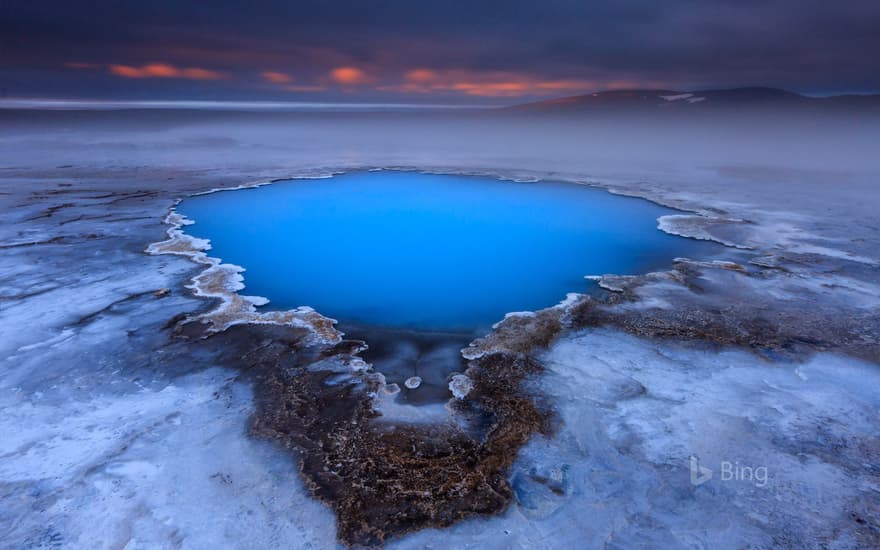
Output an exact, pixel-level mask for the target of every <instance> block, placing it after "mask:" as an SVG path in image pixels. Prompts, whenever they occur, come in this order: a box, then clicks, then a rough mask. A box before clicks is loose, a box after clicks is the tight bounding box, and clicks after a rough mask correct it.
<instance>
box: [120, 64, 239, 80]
mask: <svg viewBox="0 0 880 550" xmlns="http://www.w3.org/2000/svg"><path fill="white" fill-rule="evenodd" d="M109 70H110V73H111V74H114V75H116V76H120V77H122V78H185V79H189V80H218V79H221V78H225V77H226V75H225V74H223V73H221V72H218V71H212V70H210V69H202V68H200V67H184V68H180V67H175V66H174V65H170V64H168V63H149V64H147V65H142V66H140V67H133V66H131V65H110V67H109Z"/></svg>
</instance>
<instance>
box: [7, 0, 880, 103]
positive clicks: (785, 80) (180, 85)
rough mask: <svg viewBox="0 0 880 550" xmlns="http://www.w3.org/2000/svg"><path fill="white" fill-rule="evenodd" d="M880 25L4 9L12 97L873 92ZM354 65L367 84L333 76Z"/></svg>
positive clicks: (322, 10) (549, 7) (859, 9)
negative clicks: (659, 89)
mask: <svg viewBox="0 0 880 550" xmlns="http://www.w3.org/2000/svg"><path fill="white" fill-rule="evenodd" d="M878 28H880V2H878V1H877V0H847V1H838V2H828V1H826V0H719V1H714V2H708V1H699V0H667V1H664V2H657V1H654V0H650V1H649V0H616V1H614V0H604V1H599V2H587V1H573V0H544V1H533V2H524V1H496V0H487V1H482V2H481V1H475V0H471V1H459V0H447V1H444V2H431V3H428V2H417V1H413V0H408V1H402V0H384V1H383V0H374V1H369V2H366V1H363V0H350V1H345V2H338V1H336V2H334V1H327V0H325V1H311V0H309V1H281V0H270V1H262V2H232V1H229V0H221V1H213V2H198V3H196V2H180V1H178V2H175V1H169V0H158V1H152V2H119V1H108V0H99V1H93V2H87V3H86V2H69V1H68V2H60V1H54V0H43V1H34V0H31V1H20V0H6V2H5V3H4V5H3V8H2V11H0V53H2V64H0V86H2V87H3V88H4V89H5V90H6V93H7V94H8V95H15V96H22V95H30V96H33V95H66V96H101V97H108V96H109V97H153V96H161V97H208V98H210V97H253V98H289V99H314V98H318V97H320V98H322V99H327V98H345V99H346V100H353V99H357V100H372V99H395V100H402V101H436V100H437V99H438V98H442V99H443V100H462V98H465V99H466V100H475V99H479V98H483V97H486V96H496V95H501V96H524V97H530V96H546V95H566V93H576V92H579V91H588V90H591V89H595V88H605V87H623V86H664V87H668V88H688V87H694V86H699V87H711V86H736V85H751V84H761V85H772V86H781V87H788V88H793V89H796V90H799V91H805V92H832V91H870V90H877V89H880V56H877V54H876V52H878V51H880V32H878V30H877V29H878ZM114 67H115V68H114ZM340 67H346V68H350V69H353V70H356V71H360V75H361V77H362V78H356V79H351V80H348V81H345V80H344V79H343V80H340V79H337V78H335V77H334V73H333V71H334V69H339V68H340ZM414 70H421V71H422V72H420V73H411V71H414ZM408 73H409V74H410V76H409V77H408V76H407V74H408ZM266 74H274V75H276V76H275V77H274V78H273V77H266V76H264V75H266ZM278 74H283V75H287V76H289V78H288V79H285V78H280V77H278V76H277V75H278ZM337 74H344V73H337ZM347 74H354V73H347ZM414 74H416V75H418V76H419V78H415V77H414V76H413V75H414ZM207 76H211V77H210V78H207ZM429 76H430V77H429ZM203 77H205V78H203Z"/></svg>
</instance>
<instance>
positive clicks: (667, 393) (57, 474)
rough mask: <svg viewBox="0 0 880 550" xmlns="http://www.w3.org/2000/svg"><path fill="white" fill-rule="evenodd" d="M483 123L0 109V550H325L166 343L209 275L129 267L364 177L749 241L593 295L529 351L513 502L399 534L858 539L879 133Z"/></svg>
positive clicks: (249, 402)
mask: <svg viewBox="0 0 880 550" xmlns="http://www.w3.org/2000/svg"><path fill="white" fill-rule="evenodd" d="M480 116H482V115H473V117H474V118H466V119H465V118H460V117H459V118H456V117H449V116H440V115H414V114H408V115H402V114H394V115H380V114H359V115H352V114H333V115H318V114H308V115H287V116H280V117H279V116H260V115H243V114H236V113H226V114H223V115H217V114H210V113H174V114H171V115H169V114H164V113H161V112H160V113H155V112H153V113H0V117H2V121H3V126H2V130H0V208H2V219H3V220H4V222H3V225H2V227H0V239H2V244H0V361H2V363H0V425H2V428H3V433H4V434H5V436H4V437H3V438H2V440H0V501H2V506H0V540H3V541H4V546H9V547H13V548H42V547H81V548H95V547H107V548H110V547H127V548H144V547H169V548H173V547H184V548H207V547H217V546H218V545H222V546H235V547H266V546H275V545H280V546H287V547H314V548H331V547H335V546H336V545H337V544H338V543H337V542H336V539H335V537H336V526H335V517H334V514H333V512H331V509H330V507H327V506H325V505H324V504H321V503H319V502H318V501H316V500H313V499H311V498H310V497H309V496H308V494H307V491H306V490H305V487H304V485H303V482H302V481H301V480H300V478H299V476H297V475H296V469H297V467H296V460H295V458H292V457H291V455H290V454H288V453H287V452H285V451H284V450H283V449H281V448H279V447H278V446H276V445H273V444H271V443H270V442H267V441H265V440H261V439H255V438H253V437H251V436H249V435H248V425H249V419H250V417H251V415H252V414H253V413H254V411H255V403H254V389H253V388H254V386H253V383H252V381H251V379H250V378H249V377H248V376H247V375H246V373H243V372H242V371H240V370H239V369H237V368H236V361H235V360H234V358H233V359H231V358H230V355H229V354H228V353H226V352H225V351H224V350H223V349H222V346H221V345H220V344H221V343H222V342H220V341H218V342H216V343H212V340H210V339H209V340H207V341H204V342H202V341H199V340H185V339H180V338H173V337H172V336H171V328H172V327H173V326H174V324H175V322H176V321H177V320H179V319H180V318H182V317H183V316H186V315H196V314H199V313H201V312H204V311H206V310H207V309H208V308H209V307H210V304H207V303H206V302H204V301H202V300H200V299H197V298H195V297H193V296H192V295H191V292H190V290H188V289H187V288H185V285H186V284H188V281H189V279H190V278H191V277H192V276H194V275H195V274H197V273H198V272H199V270H200V269H201V267H200V266H197V265H196V264H194V263H192V262H191V261H190V260H188V259H187V258H186V257H184V256H173V255H161V256H151V255H147V254H145V253H144V250H145V249H146V248H147V247H148V246H149V245H150V244H151V243H153V242H157V241H160V240H162V239H164V238H165V231H166V229H167V227H166V226H163V224H162V220H163V219H164V217H165V215H166V213H167V209H168V208H169V207H170V206H172V205H173V203H174V201H175V200H177V199H179V198H181V197H183V196H185V195H187V194H189V193H193V192H197V191H204V190H208V189H212V188H216V187H226V186H235V185H240V184H243V183H253V182H258V181H264V180H267V179H271V178H276V177H279V178H280V177H287V176H297V175H318V174H323V173H327V172H328V171H332V170H338V169H345V168H354V167H380V166H409V167H418V168H426V169H433V170H438V171H465V172H487V173H498V174H501V175H503V176H507V177H515V178H521V179H527V178H534V177H542V176H547V175H552V177H554V178H562V179H571V180H575V181H583V182H592V183H595V184H599V185H607V186H610V187H611V188H613V189H614V190H615V191H617V192H624V193H629V194H637V195H642V196H647V197H650V198H653V199H655V200H658V201H661V202H663V203H666V204H670V205H673V206H679V207H687V208H689V209H693V210H698V211H700V212H702V213H703V214H704V216H703V217H699V218H695V217H693V216H688V217H684V218H681V219H673V220H665V227H666V228H667V229H669V230H671V231H676V232H682V233H684V234H688V235H693V236H698V237H711V238H715V239H718V240H722V241H726V242H730V243H731V244H736V245H739V246H741V247H745V248H743V249H740V250H734V249H731V252H730V256H729V258H727V259H730V260H733V261H736V262H738V265H742V266H744V268H743V269H742V270H740V269H737V268H732V266H729V265H720V264H712V263H700V262H682V263H680V264H678V265H679V267H678V270H677V271H673V272H670V273H669V274H658V275H657V276H655V277H653V278H648V279H647V280H639V281H632V280H627V279H622V280H621V279H620V278H614V277H606V278H604V279H603V283H604V284H605V286H606V287H607V288H614V289H619V290H622V291H623V292H622V293H614V292H612V293H611V294H615V295H616V294H622V295H623V296H624V297H625V298H626V299H625V300H621V301H620V302H617V303H614V304H612V305H610V306H607V307H605V308H599V309H597V310H596V311H593V310H591V311H590V313H589V314H586V313H583V312H579V310H577V309H572V310H571V311H567V312H566V315H568V317H570V318H571V319H573V320H572V321H571V322H570V324H568V325H566V327H567V328H564V329H563V330H562V332H561V333H559V334H558V335H557V336H556V339H555V340H554V341H553V343H552V345H551V346H550V347H549V348H548V349H546V350H544V349H535V350H534V351H532V352H530V353H531V354H532V355H534V357H535V358H536V359H537V360H538V361H539V362H540V364H541V365H542V366H543V368H544V369H545V370H544V371H543V372H542V373H539V374H537V375H534V376H532V377H531V378H530V379H528V380H527V382H526V387H527V389H528V391H529V392H530V394H531V395H535V396H539V398H540V400H541V401H542V403H545V404H547V405H548V406H549V407H550V408H551V409H552V410H553V411H555V413H556V420H555V421H556V423H557V425H558V428H557V431H556V432H555V434H552V435H548V436H546V437H545V436H534V437H533V438H532V440H531V441H530V442H529V443H528V444H527V445H526V446H525V447H524V448H523V449H522V450H521V451H520V453H519V458H518V459H517V460H516V462H515V463H514V464H513V466H512V467H511V468H510V470H509V472H508V476H507V478H508V480H509V482H510V485H511V487H512V489H513V495H514V498H513V499H512V502H511V504H510V506H509V507H508V508H507V509H506V511H505V512H504V513H503V514H502V515H500V516H498V517H492V518H481V519H470V520H466V521H464V522H461V523H457V524H455V525H453V526H452V527H449V528H447V529H445V530H444V531H442V532H441V531H438V530H430V529H429V530H423V531H420V532H417V533H414V534H411V535H408V536H406V537H403V538H400V539H398V540H395V541H393V542H392V545H397V546H399V547H402V548H415V547H436V548H441V547H443V548H448V547H458V548H465V547H493V546H494V547H499V548H501V547H521V548H535V547H538V548H540V547H543V548H563V547H571V545H572V544H576V545H579V546H586V547H596V546H603V545H604V546H609V547H620V548H630V547H633V546H639V545H642V546H652V547H658V546H659V547H736V548H740V547H743V546H750V545H751V546H756V547H765V546H773V545H776V546H783V547H836V548H855V547H870V546H876V545H877V544H878V540H880V512H878V503H880V486H878V471H877V464H878V463H880V439H878V435H877V429H876V426H877V425H878V420H880V418H878V417H880V397H878V396H880V391H878V390H877V388H878V387H880V384H878V382H880V380H878V376H880V374H878V373H880V371H878V370H877V368H878V365H877V363H878V360H880V353H878V333H877V326H878V321H877V310H878V306H880V289H878V280H880V277H878V260H880V249H878V245H877V243H878V242H880V223H878V222H877V216H876V209H877V207H878V206H880V191H878V185H877V181H878V180H877V178H878V177H880V166H878V163H877V161H876V158H877V153H878V151H877V143H876V139H875V137H874V136H876V132H877V129H878V126H880V124H878V121H877V120H875V119H836V118H835V119H830V118H829V119H825V118H816V119H809V120H779V121H772V120H770V121H767V120H760V121H757V120H749V119H748V118H747V117H738V118H736V119H730V120H727V119H725V120H712V121H696V120H684V121H680V122H678V123H672V122H670V121H668V120H666V121H652V120H648V121H636V120H619V121H609V120H593V121H570V120H569V121H550V120H542V119H531V118H529V119H498V118H479V117H480ZM750 262H751V263H750ZM585 275H603V274H585ZM560 298H562V297H560ZM549 305H552V304H548V306H549ZM597 311H598V313H597ZM564 317H565V316H564ZM568 317H566V319H568ZM524 319H525V318H512V319H511V320H510V321H509V323H507V325H503V326H502V327H501V329H500V334H501V333H504V331H505V330H507V329H506V328H505V327H506V326H508V325H509V326H513V325H516V323H517V322H520V320H521V322H525V320H524ZM566 322H568V321H566ZM688 326H690V327H692V330H691V331H690V332H688V331H686V330H683V327H688ZM493 345H495V344H493V341H492V340H491V339H490V340H489V341H488V342H483V343H482V344H480V345H478V346H476V347H475V349H474V350H471V353H470V354H471V355H472V356H478V355H479V353H480V350H483V351H485V349H491V348H492V346H493ZM504 345H508V344H504ZM481 346H482V347H481ZM415 391H418V390H415ZM392 408H393V407H392ZM433 410H434V409H431V411H433ZM428 416H431V417H432V418H433V417H434V416H437V415H436V413H434V412H431V414H429V415H428ZM439 416H441V417H442V414H441V415H439ZM691 456H695V457H698V458H699V461H700V464H701V465H702V466H703V467H707V468H710V469H711V470H713V473H714V475H713V478H712V479H710V480H708V481H706V482H704V483H701V484H699V485H693V484H691V481H690V471H689V467H690V457H691ZM722 462H731V463H736V464H738V465H740V466H748V467H752V468H761V467H763V468H766V473H767V478H766V479H767V481H766V483H762V486H760V487H759V486H758V484H757V483H756V482H755V481H754V480H752V481H751V482H750V481H748V480H725V479H722V470H723V468H724V466H723V465H722ZM763 471H765V470H762V472H763Z"/></svg>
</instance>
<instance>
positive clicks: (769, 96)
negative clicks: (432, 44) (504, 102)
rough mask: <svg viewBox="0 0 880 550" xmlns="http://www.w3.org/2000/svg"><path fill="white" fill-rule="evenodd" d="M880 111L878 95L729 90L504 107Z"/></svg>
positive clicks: (626, 94)
mask: <svg viewBox="0 0 880 550" xmlns="http://www.w3.org/2000/svg"><path fill="white" fill-rule="evenodd" d="M789 106H791V107H844V108H863V107H869V108H880V95H841V96H832V97H809V96H804V95H800V94H797V93H795V92H790V91H788V90H781V89H778V88H764V87H748V88H732V89H728V90H698V91H692V92H685V91H678V90H611V91H607V92H596V93H592V94H584V95H576V96H570V97H563V98H558V99H549V100H545V101H537V102H534V103H524V104H520V105H514V106H512V107H505V108H504V109H505V110H509V111H520V112H576V111H603V110H615V109H626V110H633V109H649V110H675V111H677V110H685V109H687V110H702V109H706V108H718V107H722V108H749V107H789Z"/></svg>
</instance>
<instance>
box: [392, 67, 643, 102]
mask: <svg viewBox="0 0 880 550" xmlns="http://www.w3.org/2000/svg"><path fill="white" fill-rule="evenodd" d="M647 85H649V84H648V83H644V82H641V83H640V82H633V81H611V80H586V79H557V80H545V79H542V78H540V77H537V76H534V75H528V74H521V73H511V72H487V73H483V72H477V71H471V70H467V69H451V70H445V71H435V70H432V69H426V68H418V69H412V70H410V71H407V72H406V73H404V75H403V82H401V83H400V84H397V85H389V86H383V87H380V88H379V89H381V90H386V91H392V92H400V93H432V92H457V93H460V94H464V95H470V96H482V97H517V96H541V95H545V96H552V95H554V94H556V95H558V94H560V93H564V92H570V93H586V92H591V91H595V90H609V89H619V88H638V87H639V86H647Z"/></svg>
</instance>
